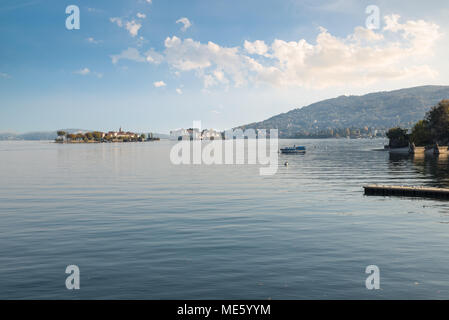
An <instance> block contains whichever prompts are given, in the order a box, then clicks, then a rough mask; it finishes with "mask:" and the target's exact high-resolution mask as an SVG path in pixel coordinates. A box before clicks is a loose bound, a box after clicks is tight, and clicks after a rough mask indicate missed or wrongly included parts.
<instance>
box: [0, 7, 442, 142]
mask: <svg viewBox="0 0 449 320" xmlns="http://www.w3.org/2000/svg"><path fill="white" fill-rule="evenodd" d="M70 5H75V6H77V7H78V8H79V22H80V24H79V29H76V28H75V29H71V30H69V29H68V28H67V26H66V20H67V19H68V18H69V21H70V22H71V23H73V22H74V20H73V19H72V18H73V17H72V15H71V14H72V12H71V11H70V12H69V13H66V8H67V7H68V6H70ZM373 6H375V7H374V8H377V9H376V10H378V11H376V10H374V11H373V9H372V8H373ZM367 8H368V9H369V8H371V9H369V10H368V12H367ZM377 12H378V17H379V19H378V20H376V17H377V15H376V14H377ZM448 16H449V2H448V1H447V0H428V1H419V0H410V1H407V2H406V3H404V1H399V0H389V1H387V0H385V1H384V0H382V1H380V0H379V1H376V0H369V1H365V0H337V1H324V0H304V1H299V0H277V1H267V0H257V1H256V0H239V1H235V0H213V1H211V0H189V1H187V0H127V1H117V0H90V1H87V0H84V1H76V0H67V1H65V0H2V1H1V2H0V132H30V131H47V130H56V129H61V128H80V129H86V130H103V131H109V130H118V128H119V127H122V128H123V129H125V130H132V131H136V132H159V133H168V132H169V131H170V130H173V129H177V128H182V127H184V128H187V127H191V126H192V122H193V121H198V120H199V121H201V123H202V127H203V128H215V129H220V130H223V129H228V128H232V127H235V126H238V125H243V124H246V123H251V122H256V121H261V120H264V119H267V118H269V117H271V116H273V115H276V114H279V113H283V112H287V111H289V110H291V109H294V108H299V107H303V106H305V105H308V104H310V103H313V102H316V101H320V100H323V99H327V98H333V97H337V96H340V95H360V94H365V93H369V92H374V91H389V90H395V89H400V88H405V87H413V86H419V85H429V84H434V85H449V64H448V62H447V57H448V56H449V45H448V43H449V41H448V40H449V39H448V37H449V20H448V19H447V17H448ZM376 21H377V22H378V23H376Z"/></svg>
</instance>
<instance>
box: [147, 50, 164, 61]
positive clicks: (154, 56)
mask: <svg viewBox="0 0 449 320" xmlns="http://www.w3.org/2000/svg"><path fill="white" fill-rule="evenodd" d="M145 60H146V61H147V62H151V63H154V64H159V63H161V62H162V61H163V60H164V56H163V55H161V54H160V53H157V52H156V51H154V49H150V50H148V51H147V52H146V53H145Z"/></svg>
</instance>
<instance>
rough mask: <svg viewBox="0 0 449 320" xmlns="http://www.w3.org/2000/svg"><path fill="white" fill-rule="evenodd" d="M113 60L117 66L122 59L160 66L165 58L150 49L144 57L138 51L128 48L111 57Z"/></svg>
mask: <svg viewBox="0 0 449 320" xmlns="http://www.w3.org/2000/svg"><path fill="white" fill-rule="evenodd" d="M111 59H112V63H113V64H116V63H117V62H119V61H120V60H121V59H124V60H131V61H135V62H151V63H154V64H159V63H161V62H162V61H163V59H164V57H163V56H162V55H161V54H160V53H157V52H156V51H154V49H150V50H148V51H147V52H145V54H144V55H142V54H141V53H140V52H139V50H138V49H136V48H128V49H126V50H123V51H122V52H121V53H119V54H114V55H111Z"/></svg>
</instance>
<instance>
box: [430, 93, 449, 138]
mask: <svg viewBox="0 0 449 320" xmlns="http://www.w3.org/2000/svg"><path fill="white" fill-rule="evenodd" d="M425 121H427V123H428V125H429V128H430V134H431V137H432V140H433V142H434V143H438V144H442V145H447V144H448V142H449V100H441V101H440V102H439V103H438V104H437V105H436V106H434V107H432V109H430V111H428V112H427V114H426V118H425Z"/></svg>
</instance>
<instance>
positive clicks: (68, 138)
mask: <svg viewBox="0 0 449 320" xmlns="http://www.w3.org/2000/svg"><path fill="white" fill-rule="evenodd" d="M57 134H58V137H57V138H56V139H55V142H57V143H107V142H145V141H158V140H160V138H158V137H155V136H154V135H153V134H152V133H149V134H148V135H147V134H145V133H140V134H139V133H135V132H130V131H123V130H122V128H120V130H119V131H109V132H101V131H88V132H81V131H80V132H77V133H67V132H66V131H63V130H59V131H58V132H57Z"/></svg>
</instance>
